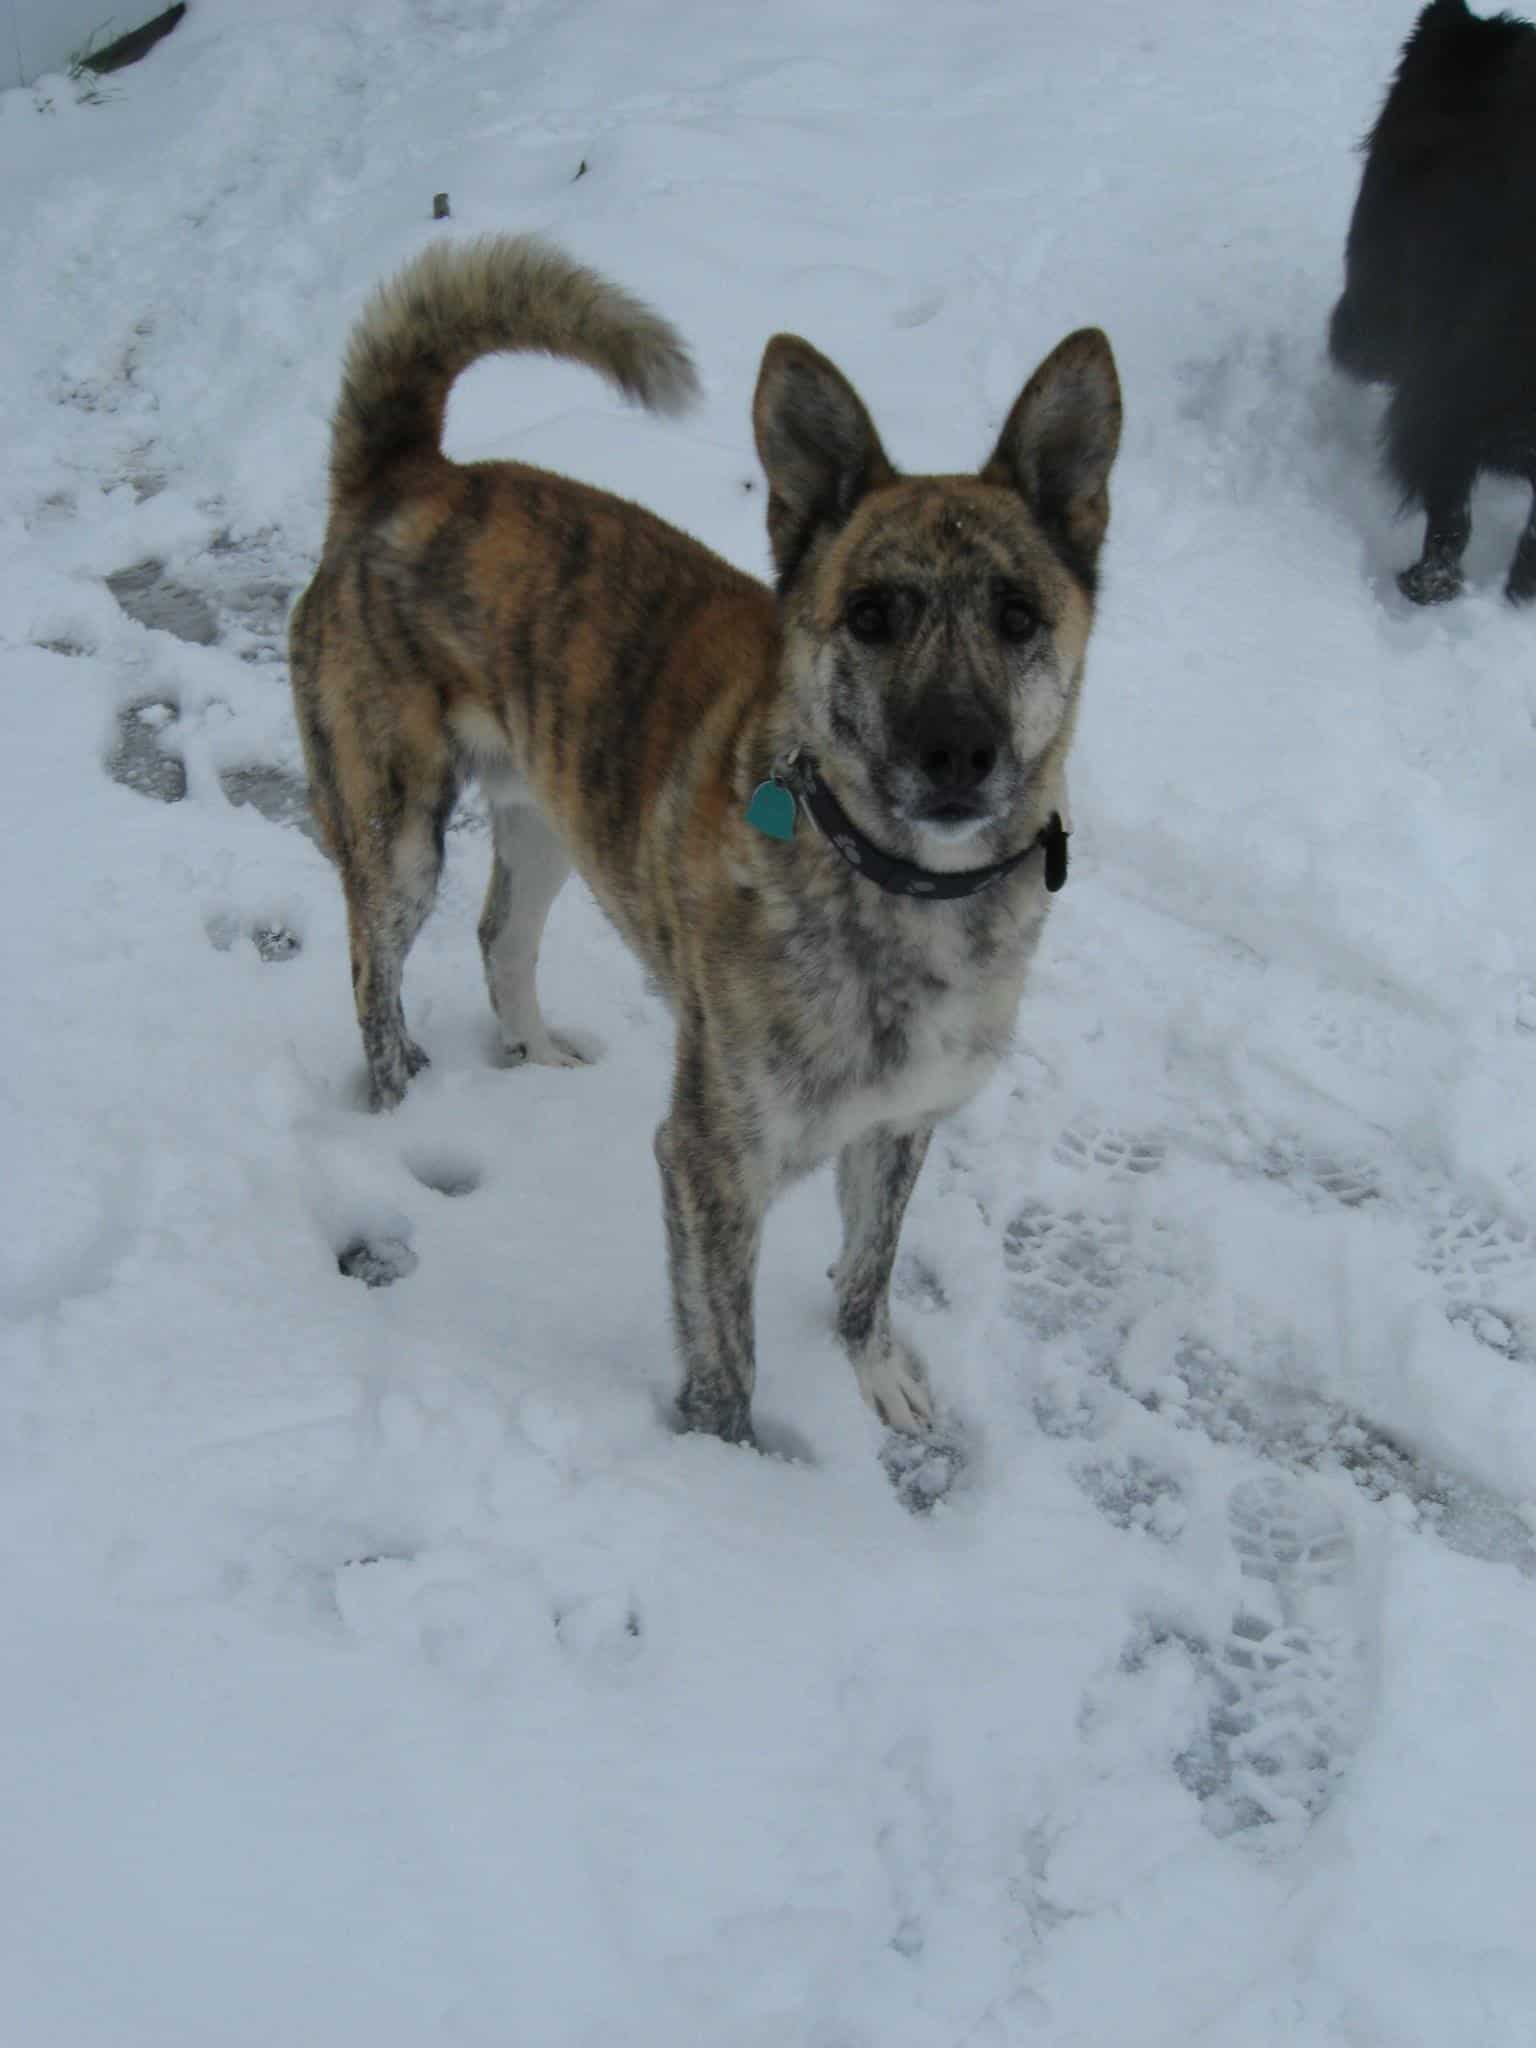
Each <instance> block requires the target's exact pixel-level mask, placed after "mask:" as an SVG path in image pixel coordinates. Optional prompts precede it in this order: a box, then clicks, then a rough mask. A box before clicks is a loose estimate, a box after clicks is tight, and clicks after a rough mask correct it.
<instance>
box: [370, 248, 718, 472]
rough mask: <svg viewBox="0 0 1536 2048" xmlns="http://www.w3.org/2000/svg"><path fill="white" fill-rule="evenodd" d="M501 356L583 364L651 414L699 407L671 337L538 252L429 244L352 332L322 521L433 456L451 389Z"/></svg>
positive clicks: (579, 273) (615, 295) (692, 379)
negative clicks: (391, 475) (328, 510)
mask: <svg viewBox="0 0 1536 2048" xmlns="http://www.w3.org/2000/svg"><path fill="white" fill-rule="evenodd" d="M506 350H511V351H522V350H527V351H531V352H535V353H539V354H543V355H551V356H564V357H568V358H569V359H570V360H572V361H573V362H578V363H586V364H587V365H589V367H590V368H592V369H594V370H596V371H597V372H598V373H599V375H600V376H603V377H606V378H607V379H608V380H609V382H610V383H612V384H615V385H617V387H618V388H619V390H620V391H622V392H623V393H624V395H625V397H626V398H632V399H634V400H636V401H637V402H638V403H640V404H641V405H645V406H648V407H650V408H651V410H652V411H654V412H681V411H682V410H683V409H684V408H685V407H686V406H687V405H689V404H690V403H691V402H692V401H693V400H694V399H695V398H696V397H697V396H698V389H699V385H698V377H697V375H696V373H695V371H694V367H693V362H692V359H691V357H690V356H689V354H688V350H687V348H686V347H685V346H684V344H683V342H682V340H681V339H680V337H679V336H678V334H677V333H676V331H675V330H674V329H673V328H672V327H671V326H669V325H668V323H667V322H666V321H665V320H663V319H662V318H661V317H660V315H659V314H656V313H653V312H652V311H651V310H650V308H649V307H648V306H644V305H642V304H641V303H640V301H639V300H638V299H633V298H631V297H630V295H629V294H628V292H624V291H621V290H620V289H619V288H618V286H617V285H612V284H609V283H608V282H607V280H606V279H605V278H602V277H599V276H598V275H597V273H596V271H592V270H586V269H583V267H582V266H581V265H580V264H578V263H573V262H571V260H570V259H569V257H567V256H564V255H562V253H561V252H560V251H559V250H558V249H556V248H553V247H551V246H550V244H549V243H547V242H542V241H540V240H539V239H538V237H537V236H534V235H484V236H481V237H479V238H478V239H477V240H475V241H472V242H445V243H439V244H437V245H435V246H434V247H432V248H430V249H427V250H426V251H424V253H423V254H422V255H420V256H418V257H416V258H415V260H414V261H413V262H411V263H408V264H407V265H406V267H405V269H404V270H402V271H401V272H400V273H399V275H398V276H396V277H394V278H391V279H390V281H389V282H388V283H387V284H384V285H381V286H380V287H379V289H378V290H377V291H376V292H375V293H374V295H373V297H372V299H371V300H370V301H369V303H368V305H367V306H366V308H365V309H364V312H363V316H362V318H361V319H360V320H359V321H358V323H357V326H356V327H355V328H354V329H353V331H352V338H351V341H350V342H349V344H348V346H347V354H346V360H345V363H344V364H343V367H342V381H341V398H340V401H339V402H338V404H337V407H336V416H335V419H334V421H333V423H332V431H331V504H332V508H333V510H334V511H339V510H341V509H342V508H344V507H345V506H346V505H347V504H348V503H349V502H351V501H354V500H355V499H356V498H357V497H358V496H359V495H360V494H362V493H366V492H368V491H370V490H372V489H374V488H376V487H377V486H378V484H379V483H380V482H381V481H382V479H383V478H384V477H385V476H386V475H387V474H388V472H389V471H391V470H392V469H394V468H395V467H396V466H397V465H398V464H400V463H402V462H405V461H408V460H409V459H410V458H411V457H412V456H417V455H423V454H429V453H431V452H433V451H435V450H437V449H438V448H440V446H441V443H442V432H443V414H444V411H445V409H446V407H447V404H448V392H449V389H450V387H451V386H452V384H453V380H454V378H455V377H457V376H458V375H459V373H460V372H461V371H463V370H467V369H468V368H469V365H470V364H471V363H473V362H474V361H476V360H477V358H479V357H480V356H485V355H493V354H496V353H499V352H501V351H506Z"/></svg>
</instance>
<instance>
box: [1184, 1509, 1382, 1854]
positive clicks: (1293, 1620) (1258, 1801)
mask: <svg viewBox="0 0 1536 2048" xmlns="http://www.w3.org/2000/svg"><path fill="white" fill-rule="evenodd" d="M1227 1522H1228V1533H1229V1535H1230V1538H1231V1542H1232V1547H1233V1549H1234V1550H1235V1551H1236V1553H1237V1557H1238V1562H1239V1565H1240V1567H1241V1571H1242V1591H1241V1596H1240V1598H1239V1600H1238V1602H1237V1606H1236V1609H1235V1611H1234V1613H1233V1616H1232V1621H1231V1624H1230V1626H1229V1628H1228V1630H1227V1633H1226V1636H1225V1638H1224V1639H1223V1640H1222V1641H1221V1642H1219V1643H1218V1644H1216V1645H1215V1646H1214V1647H1213V1649H1212V1650H1211V1652H1210V1670H1211V1675H1212V1677H1213V1678H1214V1681H1215V1685H1216V1688H1217V1693H1218V1700H1217V1704H1216V1706H1215V1709H1214V1710H1213V1712H1212V1714H1211V1717H1210V1722H1209V1725H1208V1728H1207V1729H1206V1731H1205V1733H1204V1734H1203V1736H1202V1737H1201V1738H1200V1739H1199V1740H1197V1741H1196V1742H1195V1743H1193V1744H1191V1745H1190V1747H1189V1748H1188V1749H1187V1750H1186V1751H1185V1752H1184V1753H1183V1755H1182V1756H1181V1757H1180V1758H1179V1760H1178V1765H1177V1768H1178V1772H1179V1776H1180V1777H1181V1779H1182V1780H1183V1782H1184V1783H1185V1784H1186V1785H1187V1786H1188V1787H1189V1789H1190V1790H1191V1791H1192V1792H1193V1793H1194V1794H1195V1795H1196V1797H1197V1798H1198V1799H1199V1800H1200V1801H1201V1803H1202V1805H1203V1807H1204V1810H1205V1819H1206V1823H1207V1825H1208V1826H1209V1827H1210V1828H1211V1830H1212V1832H1213V1833H1215V1834H1218V1835H1223V1836H1225V1835H1234V1834H1240V1833H1246V1832H1250V1831H1253V1830H1256V1829H1260V1828H1272V1827H1277V1828H1279V1829H1280V1830H1281V1831H1282V1833H1283V1834H1284V1835H1287V1836H1291V1837H1299V1835H1300V1833H1301V1832H1302V1831H1303V1830H1304V1829H1305V1828H1306V1827H1307V1825H1308V1824H1310V1822H1312V1821H1313V1820H1315V1819H1316V1817H1317V1816H1318V1814H1320V1813H1321V1812H1322V1810H1323V1809H1324V1807H1325V1806H1327V1805H1328V1803H1329V1802H1330V1800H1331V1799H1332V1798H1333V1796H1334V1794H1335V1792H1336V1791H1337V1790H1338V1787H1339V1783H1340V1781H1341V1779H1342V1778H1343V1776H1344V1773H1345V1771H1346V1770H1347V1769H1348V1767H1349V1762H1350V1759H1351V1757H1352V1756H1353V1754H1354V1752H1355V1749H1356V1747H1357V1745H1358V1743H1359V1740H1360V1736H1361V1733H1362V1730H1363V1724H1364V1715H1365V1706H1366V1669H1365V1655H1364V1646H1363V1644H1362V1642H1361V1639H1360V1634H1359V1628H1358V1624H1357V1620H1356V1614H1357V1606H1356V1567H1355V1557H1354V1546H1353V1544H1352V1543H1351V1541H1350V1536H1349V1532H1348V1530H1347V1529H1346V1527H1345V1525H1344V1522H1343V1519H1342V1517H1341V1516H1340V1515H1339V1514H1338V1512H1337V1511H1336V1509H1335V1508H1334V1507H1333V1505H1332V1503H1331V1502H1329V1501H1328V1500H1326V1499H1324V1498H1323V1497H1322V1496H1321V1495H1319V1494H1318V1493H1316V1492H1314V1491H1313V1490H1312V1489H1311V1488H1309V1487H1307V1486H1305V1485H1304V1484H1303V1483H1301V1482H1300V1481H1298V1480H1295V1479H1292V1478H1291V1477H1289V1476H1288V1475H1286V1474H1282V1473H1267V1474H1265V1475H1263V1476H1262V1477H1259V1478H1254V1479H1245V1480H1244V1481H1243V1482H1242V1483H1241V1484H1240V1485H1238V1486H1236V1487H1234V1488H1233V1490H1232V1494H1231V1496H1230V1498H1229V1500H1228V1502H1227Z"/></svg>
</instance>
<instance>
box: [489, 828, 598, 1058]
mask: <svg viewBox="0 0 1536 2048" xmlns="http://www.w3.org/2000/svg"><path fill="white" fill-rule="evenodd" d="M491 835H492V839H493V842H494V846H495V852H494V855H493V858H492V863H491V881H490V887H489V888H488V889H487V890H486V892H485V908H484V909H483V910H482V911H481V913H480V951H481V953H482V955H483V956H484V959H485V981H486V986H487V988H488V989H489V990H490V994H491V1007H492V1009H494V1010H495V1012H496V1021H497V1023H498V1024H499V1025H500V1027H501V1044H502V1052H503V1055H504V1057H505V1059H506V1060H507V1063H508V1064H509V1065H521V1064H522V1063H523V1062H524V1061H528V1062H531V1063H532V1064H533V1065H535V1066H541V1067H579V1066H581V1065H582V1064H583V1061H582V1057H581V1054H580V1053H578V1052H577V1051H576V1050H575V1049H574V1048H573V1047H571V1046H569V1045H565V1044H563V1043H562V1042H561V1040H560V1039H558V1038H557V1037H556V1036H555V1035H554V1033H553V1032H552V1031H551V1030H550V1029H549V1027H548V1026H547V1025H546V1024H545V1022H544V1018H543V1015H542V1013H541V1012H540V1009H539V997H538V989H537V986H536V975H537V971H538V961H539V941H540V940H541V939H542V937H543V936H544V922H545V919H546V918H547V917H548V916H549V907H550V905H551V904H552V903H553V902H554V900H555V897H556V895H557V894H558V893H559V890H560V885H561V883H562V882H563V881H564V880H565V878H566V876H567V875H568V874H569V873H570V871H571V862H570V857H569V856H568V855H567V853H566V851H565V848H564V847H563V846H562V845H561V843H560V841H559V840H558V839H557V838H556V837H555V834H554V833H553V832H552V831H551V830H550V828H549V826H548V825H546V824H545V822H544V820H543V818H542V817H540V815H539V813H538V812H537V811H536V810H535V809H534V808H533V806H532V805H531V804H515V805H514V804H496V805H494V806H493V807H492V810H491Z"/></svg>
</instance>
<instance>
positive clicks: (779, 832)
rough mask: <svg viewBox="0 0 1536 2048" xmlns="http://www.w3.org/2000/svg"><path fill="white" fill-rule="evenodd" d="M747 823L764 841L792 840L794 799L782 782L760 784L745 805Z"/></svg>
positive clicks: (791, 792) (793, 832)
mask: <svg viewBox="0 0 1536 2048" xmlns="http://www.w3.org/2000/svg"><path fill="white" fill-rule="evenodd" d="M747 823H748V824H749V825H752V826H755V827H756V829H757V830H758V831H759V832H761V833H762V834H763V836H764V838H766V839H793V838H794V836H795V798H794V793H793V791H792V790H788V789H786V788H785V787H784V785H783V783H782V782H774V781H772V780H770V781H768V782H760V783H759V784H758V785H757V787H756V789H754V790H753V792H752V798H751V801H750V802H749V803H748V805H747Z"/></svg>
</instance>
